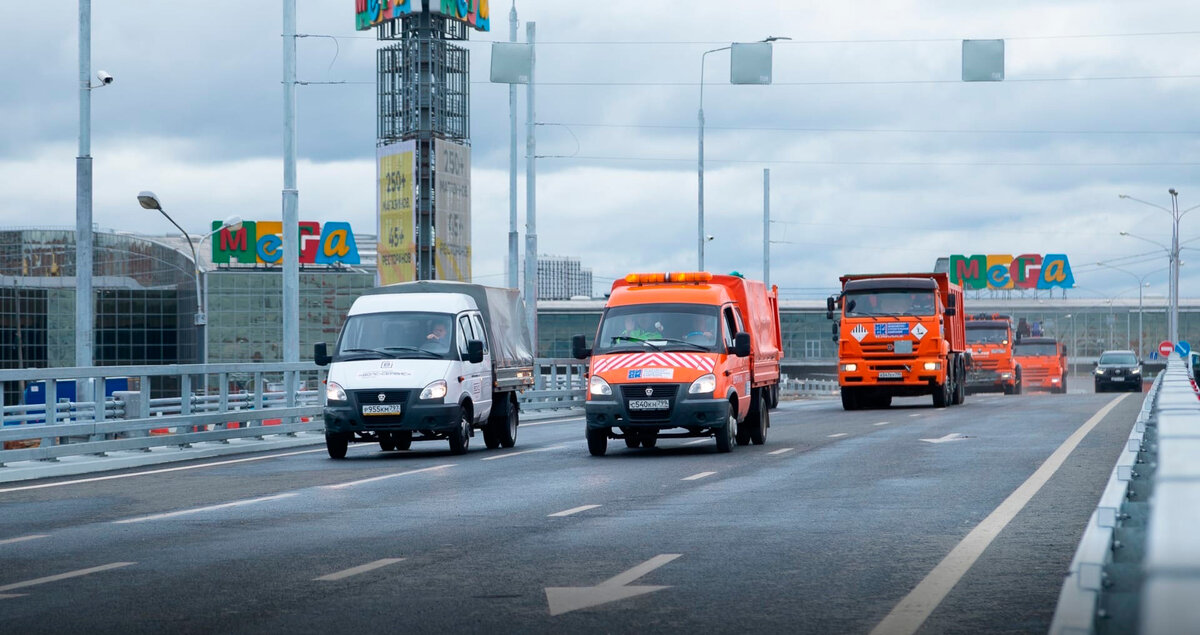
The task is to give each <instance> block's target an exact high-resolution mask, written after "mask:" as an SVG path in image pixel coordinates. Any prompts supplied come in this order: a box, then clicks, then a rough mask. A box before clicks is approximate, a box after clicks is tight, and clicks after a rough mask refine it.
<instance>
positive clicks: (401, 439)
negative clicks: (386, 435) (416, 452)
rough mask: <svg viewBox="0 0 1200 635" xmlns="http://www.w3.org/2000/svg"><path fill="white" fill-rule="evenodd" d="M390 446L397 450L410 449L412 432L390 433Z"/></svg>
mask: <svg viewBox="0 0 1200 635" xmlns="http://www.w3.org/2000/svg"><path fill="white" fill-rule="evenodd" d="M392 445H393V446H395V448H396V449H397V450H407V449H409V448H411V447H412V431H411V430H402V431H400V432H393V433H392Z"/></svg>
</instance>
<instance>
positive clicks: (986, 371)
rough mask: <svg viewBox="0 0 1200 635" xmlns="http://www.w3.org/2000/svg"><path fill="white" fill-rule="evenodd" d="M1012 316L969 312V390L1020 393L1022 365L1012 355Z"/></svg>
mask: <svg viewBox="0 0 1200 635" xmlns="http://www.w3.org/2000/svg"><path fill="white" fill-rule="evenodd" d="M1015 336H1016V333H1015V332H1014V331H1013V322H1012V318H1011V317H1009V316H1007V315H1000V314H999V313H992V314H987V313H980V314H979V315H968V316H967V352H969V353H970V356H969V357H970V361H969V362H968V363H967V392H968V393H972V392H983V391H997V392H1003V393H1004V394H1006V395H1019V394H1021V372H1022V371H1021V365H1020V364H1019V363H1017V360H1016V357H1014V355H1013V345H1014V341H1015V340H1014V338H1015Z"/></svg>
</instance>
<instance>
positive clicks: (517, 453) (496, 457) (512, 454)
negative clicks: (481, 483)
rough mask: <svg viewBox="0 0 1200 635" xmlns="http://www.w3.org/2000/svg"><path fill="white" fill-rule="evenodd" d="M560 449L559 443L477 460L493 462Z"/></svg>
mask: <svg viewBox="0 0 1200 635" xmlns="http://www.w3.org/2000/svg"><path fill="white" fill-rule="evenodd" d="M562 447H564V446H563V445H562V444H561V443H560V444H559V445H552V446H549V447H545V448H534V449H532V450H522V451H521V452H509V453H508V454H496V455H494V456H489V457H485V458H482V459H479V460H480V461H495V460H496V459H507V458H508V457H510V456H521V455H522V454H533V453H534V452H549V451H550V450H558V449H561V448H562Z"/></svg>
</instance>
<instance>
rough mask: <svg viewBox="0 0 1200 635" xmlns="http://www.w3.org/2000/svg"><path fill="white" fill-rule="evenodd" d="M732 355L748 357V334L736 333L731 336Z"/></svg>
mask: <svg viewBox="0 0 1200 635" xmlns="http://www.w3.org/2000/svg"><path fill="white" fill-rule="evenodd" d="M733 354H734V355H736V356H738V357H750V334H749V333H745V332H743V333H738V334H737V335H734V336H733Z"/></svg>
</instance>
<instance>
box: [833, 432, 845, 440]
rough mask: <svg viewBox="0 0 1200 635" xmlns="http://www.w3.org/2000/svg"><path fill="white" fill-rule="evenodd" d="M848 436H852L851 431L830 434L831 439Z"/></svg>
mask: <svg viewBox="0 0 1200 635" xmlns="http://www.w3.org/2000/svg"><path fill="white" fill-rule="evenodd" d="M846 436H850V433H849V432H839V433H837V434H831V435H829V438H830V439H836V438H838V437H846Z"/></svg>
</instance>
